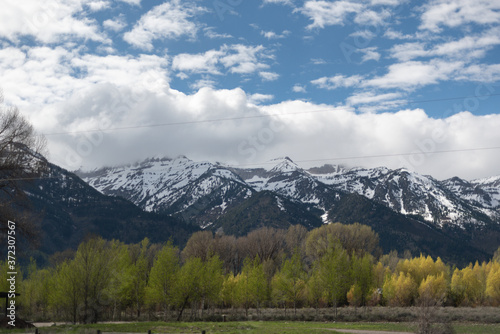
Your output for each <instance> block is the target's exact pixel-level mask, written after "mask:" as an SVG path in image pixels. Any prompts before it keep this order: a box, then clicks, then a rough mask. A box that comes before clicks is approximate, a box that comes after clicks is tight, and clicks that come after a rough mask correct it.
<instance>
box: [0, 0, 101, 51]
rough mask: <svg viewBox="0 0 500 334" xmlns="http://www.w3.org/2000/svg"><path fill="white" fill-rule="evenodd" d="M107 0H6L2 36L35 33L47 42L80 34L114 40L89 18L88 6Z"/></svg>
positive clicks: (1, 16)
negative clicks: (86, 9) (87, 13)
mask: <svg viewBox="0 0 500 334" xmlns="http://www.w3.org/2000/svg"><path fill="white" fill-rule="evenodd" d="M106 5H107V2H105V1H89V0H75V1H64V2H62V1H48V2H46V1H38V0H25V1H4V2H2V10H1V11H0V37H3V38H6V39H7V40H10V41H13V42H17V41H18V40H19V38H20V37H22V36H32V37H33V38H34V39H35V40H37V41H40V42H43V43H55V42H61V41H62V40H67V39H70V38H71V39H73V38H79V39H88V40H92V41H96V42H100V43H110V41H109V40H108V39H107V37H106V36H105V35H104V34H103V33H102V32H101V31H100V30H99V26H98V23H97V22H96V21H95V20H93V19H89V18H88V17H87V15H86V12H85V7H87V8H90V9H91V10H100V9H102V8H104V7H105V6H106Z"/></svg>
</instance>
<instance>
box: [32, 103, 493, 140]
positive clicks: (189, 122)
mask: <svg viewBox="0 0 500 334" xmlns="http://www.w3.org/2000/svg"><path fill="white" fill-rule="evenodd" d="M495 96H500V93H497V94H486V95H473V96H457V97H449V98H442V99H432V100H411V101H404V102H398V101H395V102H392V103H391V102H387V103H384V104H383V105H384V106H386V105H388V104H389V105H390V104H394V105H409V104H417V103H431V102H443V101H453V100H462V99H468V98H484V97H495ZM379 105H382V104H379ZM372 106H376V105H372ZM339 110H346V111H347V110H351V109H350V108H349V109H348V108H346V107H344V108H342V107H339V108H336V107H332V108H327V109H326V108H325V109H318V110H308V111H299V112H293V113H272V114H259V115H249V116H239V117H227V118H217V119H206V120H194V121H182V122H170V123H159V124H145V125H130V126H123V127H116V128H108V129H90V130H82V131H67V132H55V133H45V134H41V136H60V135H77V134H84V133H92V132H111V131H123V130H132V129H142V128H157V127H166V126H180V125H191V124H201V123H215V122H226V121H237V120H244V119H255V118H267V117H275V116H293V115H303V114H313V113H322V112H328V111H339Z"/></svg>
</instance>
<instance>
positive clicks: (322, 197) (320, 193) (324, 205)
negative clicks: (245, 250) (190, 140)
mask: <svg viewBox="0 0 500 334" xmlns="http://www.w3.org/2000/svg"><path fill="white" fill-rule="evenodd" d="M233 171H234V172H235V173H236V174H238V175H239V176H240V177H241V178H242V179H243V180H244V181H245V182H246V183H247V184H248V185H249V186H251V187H252V188H254V189H255V190H256V191H265V190H267V191H272V192H275V193H278V194H280V195H282V196H284V197H286V198H288V199H291V200H294V201H297V202H301V203H306V204H312V205H314V206H316V207H317V208H318V209H321V210H323V211H326V210H328V207H329V206H330V205H331V203H332V202H333V201H334V200H335V198H337V197H338V195H339V194H338V192H337V191H336V190H335V189H333V187H330V186H328V185H326V184H324V183H323V182H320V181H319V180H318V179H317V178H316V177H314V176H313V175H311V174H310V173H309V172H308V171H306V170H304V169H302V168H300V167H299V166H298V165H297V164H295V163H294V162H293V161H292V160H291V159H290V158H288V157H285V158H279V159H274V160H271V161H270V162H269V164H266V165H264V166H263V167H259V168H252V169H233Z"/></svg>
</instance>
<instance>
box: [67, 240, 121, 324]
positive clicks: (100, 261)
mask: <svg viewBox="0 0 500 334" xmlns="http://www.w3.org/2000/svg"><path fill="white" fill-rule="evenodd" d="M115 260H116V254H115V252H114V251H113V250H112V249H110V247H109V246H108V244H107V243H106V241H105V240H104V239H102V238H92V239H90V240H88V241H86V242H83V243H81V244H80V246H79V247H78V250H77V252H76V254H75V259H74V260H73V262H74V269H75V271H76V273H77V274H78V278H79V280H78V284H79V289H80V292H81V296H82V302H83V305H82V314H81V321H82V322H83V323H95V322H97V321H98V320H99V315H100V312H101V309H102V307H103V306H106V305H105V304H106V303H107V299H108V298H107V297H108V296H107V295H106V293H107V288H108V285H109V283H110V282H111V278H112V266H113V262H114V261H115Z"/></svg>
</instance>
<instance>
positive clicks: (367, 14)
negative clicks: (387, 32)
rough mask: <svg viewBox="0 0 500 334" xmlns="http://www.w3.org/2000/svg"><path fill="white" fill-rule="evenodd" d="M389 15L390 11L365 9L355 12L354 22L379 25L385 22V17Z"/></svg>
mask: <svg viewBox="0 0 500 334" xmlns="http://www.w3.org/2000/svg"><path fill="white" fill-rule="evenodd" d="M390 16H391V13H390V12H389V11H388V10H381V11H379V12H376V11H374V10H371V9H365V10H363V11H361V12H359V13H357V15H356V17H355V19H354V22H356V23H357V24H360V25H369V26H380V25H383V24H385V19H387V18H388V17H390Z"/></svg>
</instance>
